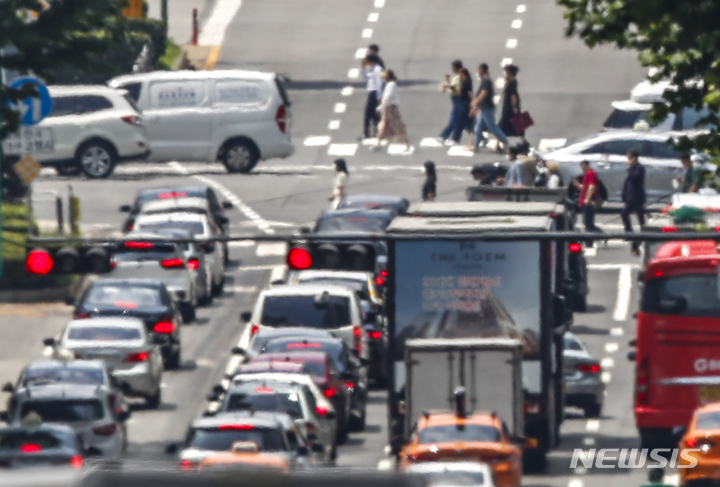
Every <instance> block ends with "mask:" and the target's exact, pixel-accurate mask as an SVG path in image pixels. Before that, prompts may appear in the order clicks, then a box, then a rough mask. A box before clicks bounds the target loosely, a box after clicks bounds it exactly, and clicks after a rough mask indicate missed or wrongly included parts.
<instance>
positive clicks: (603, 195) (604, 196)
mask: <svg viewBox="0 0 720 487" xmlns="http://www.w3.org/2000/svg"><path fill="white" fill-rule="evenodd" d="M597 181H598V195H599V196H600V199H601V200H603V202H605V201H607V200H608V190H607V188H606V187H605V183H603V182H602V179H600V178H599V177H598V178H597Z"/></svg>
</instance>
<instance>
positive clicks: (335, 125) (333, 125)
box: [328, 120, 340, 130]
mask: <svg viewBox="0 0 720 487" xmlns="http://www.w3.org/2000/svg"><path fill="white" fill-rule="evenodd" d="M339 128H340V120H330V122H328V130H337V129H339Z"/></svg>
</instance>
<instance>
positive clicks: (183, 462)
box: [179, 460, 195, 470]
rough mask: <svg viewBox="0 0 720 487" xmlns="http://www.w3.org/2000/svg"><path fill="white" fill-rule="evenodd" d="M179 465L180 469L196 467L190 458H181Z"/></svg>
mask: <svg viewBox="0 0 720 487" xmlns="http://www.w3.org/2000/svg"><path fill="white" fill-rule="evenodd" d="M179 467H180V470H192V469H193V468H194V467H195V464H194V463H193V462H191V461H190V460H180V465H179Z"/></svg>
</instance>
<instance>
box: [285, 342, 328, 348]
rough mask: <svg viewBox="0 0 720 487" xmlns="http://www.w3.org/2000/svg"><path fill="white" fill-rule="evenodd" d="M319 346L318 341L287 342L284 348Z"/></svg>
mask: <svg viewBox="0 0 720 487" xmlns="http://www.w3.org/2000/svg"><path fill="white" fill-rule="evenodd" d="M321 346H322V345H320V344H319V343H288V344H287V346H286V347H285V348H287V349H291V348H320V347H321Z"/></svg>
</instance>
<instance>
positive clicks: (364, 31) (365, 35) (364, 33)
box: [362, 29, 372, 39]
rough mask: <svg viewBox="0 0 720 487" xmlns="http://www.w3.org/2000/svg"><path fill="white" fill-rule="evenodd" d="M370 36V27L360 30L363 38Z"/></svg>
mask: <svg viewBox="0 0 720 487" xmlns="http://www.w3.org/2000/svg"><path fill="white" fill-rule="evenodd" d="M371 37H372V29H363V31H362V38H363V39H370V38H371Z"/></svg>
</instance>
